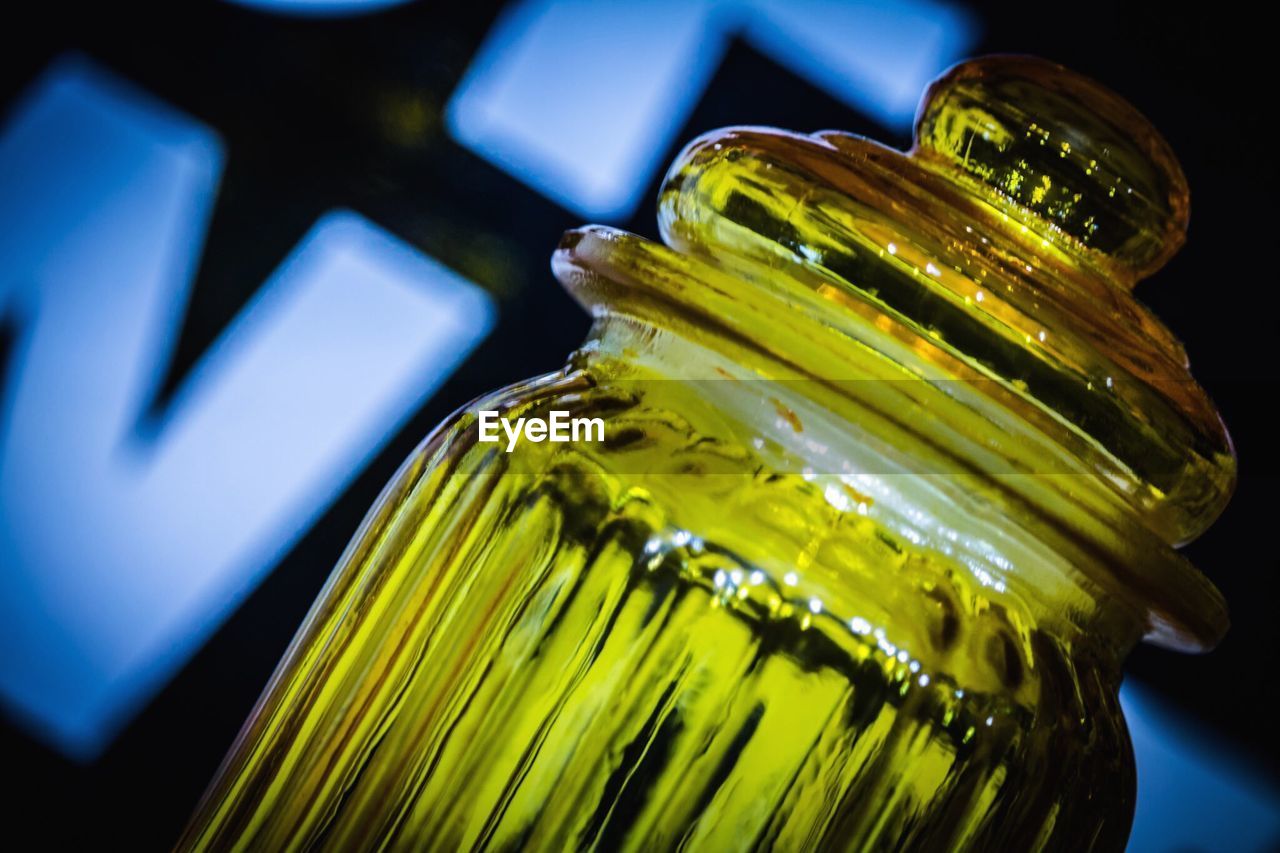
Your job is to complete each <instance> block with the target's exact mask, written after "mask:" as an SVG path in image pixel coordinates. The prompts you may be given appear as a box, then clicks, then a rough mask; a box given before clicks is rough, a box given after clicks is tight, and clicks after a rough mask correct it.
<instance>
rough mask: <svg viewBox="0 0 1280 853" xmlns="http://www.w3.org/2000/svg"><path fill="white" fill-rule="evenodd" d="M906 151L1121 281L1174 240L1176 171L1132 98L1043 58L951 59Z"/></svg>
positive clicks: (1179, 224)
mask: <svg viewBox="0 0 1280 853" xmlns="http://www.w3.org/2000/svg"><path fill="white" fill-rule="evenodd" d="M915 154H916V155H917V156H919V157H921V158H922V159H923V160H925V161H926V162H931V163H933V164H934V165H935V166H939V165H940V166H942V167H943V168H947V169H949V170H953V171H955V172H958V173H959V174H958V175H957V177H959V178H960V180H961V182H962V183H963V184H965V185H967V186H968V187H969V188H970V189H971V190H973V191H975V192H977V193H978V194H980V195H982V196H984V197H985V198H986V199H987V201H988V202H989V203H991V204H993V205H995V206H996V207H998V208H1000V209H1001V210H1002V211H1004V212H1005V213H1006V214H1008V215H1009V216H1010V217H1011V218H1014V219H1016V220H1018V221H1019V222H1020V223H1021V224H1022V225H1024V226H1026V228H1027V229H1029V230H1030V231H1033V232H1035V234H1036V236H1037V237H1039V238H1040V239H1043V240H1049V241H1051V242H1054V243H1056V244H1058V245H1061V246H1063V247H1064V248H1067V249H1069V250H1071V251H1072V252H1073V253H1075V254H1077V255H1080V256H1081V257H1082V258H1083V259H1084V260H1085V261H1086V262H1087V263H1089V264H1090V265H1091V266H1094V267H1096V268H1098V269H1099V270H1100V271H1101V272H1102V273H1103V274H1104V275H1105V276H1106V277H1107V278H1109V279H1111V280H1112V281H1113V282H1115V283H1116V284H1118V285H1120V286H1122V287H1124V288H1126V289H1130V288H1132V287H1133V285H1134V284H1135V283H1136V282H1137V281H1138V280H1139V279H1141V278H1143V277H1145V276H1147V275H1150V274H1151V273H1153V272H1155V271H1156V270H1157V269H1159V268H1160V267H1161V266H1162V265H1163V264H1164V263H1165V261H1167V260H1168V259H1169V258H1170V257H1171V256H1172V255H1173V254H1174V253H1175V252H1176V251H1177V250H1178V248H1179V247H1180V246H1181V245H1182V241H1183V239H1184V237H1185V235H1186V230H1187V218H1188V214H1189V210H1190V200H1189V192H1188V189H1187V182H1186V178H1185V177H1184V176H1183V174H1182V169H1181V167H1180V166H1179V165H1178V161H1177V160H1176V159H1175V157H1174V156H1173V152H1172V151H1171V150H1170V149H1169V146H1168V144H1167V143H1166V142H1165V141H1164V139H1163V138H1162V137H1161V136H1160V134H1159V133H1158V132H1157V131H1156V129H1155V128H1154V127H1152V126H1151V123H1150V122H1148V121H1147V120H1146V118H1144V117H1143V116H1142V114H1141V113H1139V112H1138V111H1137V110H1136V109H1134V107H1133V106H1132V105H1130V104H1129V103H1128V102H1127V101H1125V100H1124V99H1123V98H1121V97H1119V96H1118V95H1116V94H1115V93H1114V92H1111V91H1110V90H1108V89H1106V88H1105V87H1103V86H1101V85H1099V84H1098V83H1095V82H1094V81H1092V80H1090V79H1089V78H1087V77H1085V76H1083V75H1080V74H1077V73H1075V72H1073V71H1070V70H1069V69H1066V68H1063V67H1062V66H1061V65H1057V64H1055V63H1052V62H1047V61H1044V60H1041V59H1036V58H1033V57H1024V56H988V57H983V58H981V59H977V60H971V61H968V62H962V63H960V64H959V65H957V66H955V67H954V68H952V69H951V70H950V71H948V72H947V73H946V74H944V75H943V76H942V77H940V78H938V80H936V81H935V82H934V83H933V84H932V85H931V86H930V87H929V90H928V92H926V94H925V97H924V100H923V101H922V102H921V105H920V111H919V114H918V116H917V118H916V148H915Z"/></svg>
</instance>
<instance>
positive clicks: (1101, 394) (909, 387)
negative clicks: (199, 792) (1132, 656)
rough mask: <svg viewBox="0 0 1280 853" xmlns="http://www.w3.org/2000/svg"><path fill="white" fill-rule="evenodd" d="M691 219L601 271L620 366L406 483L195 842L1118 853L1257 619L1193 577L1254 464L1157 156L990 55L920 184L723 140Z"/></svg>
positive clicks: (570, 387) (966, 87) (381, 514)
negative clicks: (1162, 654) (1210, 390)
mask: <svg viewBox="0 0 1280 853" xmlns="http://www.w3.org/2000/svg"><path fill="white" fill-rule="evenodd" d="M659 208H660V225H661V230H662V235H663V239H664V242H665V245H659V244H655V243H652V242H649V241H646V240H644V239H642V238H640V237H636V236H634V235H630V234H627V233H624V232H621V231H617V230H614V229H609V228H602V227H588V228H584V229H580V230H577V231H573V232H570V233H569V234H567V235H566V236H565V238H564V241H563V242H562V243H561V246H560V248H559V249H558V250H557V252H556V254H555V257H554V261H553V265H554V269H555V273H556V275H557V277H558V278H559V279H560V281H561V282H562V283H563V284H564V285H565V286H566V287H567V288H568V289H569V290H570V291H571V292H572V293H573V294H574V295H575V296H576V297H577V299H578V300H579V301H580V302H581V303H582V304H583V305H584V306H585V307H586V308H587V309H588V310H589V311H590V312H591V314H592V316H593V317H594V318H595V324H594V327H593V330H592V333H591V335H590V337H589V339H588V341H587V343H586V344H585V345H584V346H583V347H582V348H581V349H580V350H578V351H577V352H576V353H574V354H573V355H572V356H571V357H570V359H569V362H568V364H567V366H566V367H565V368H564V369H563V370H562V371H560V372H557V373H555V374H552V375H549V376H544V377H541V378H538V379H534V380H531V381H529V382H526V383H522V384H519V385H515V386H512V387H510V388H507V389H504V390H502V391H499V392H496V393H495V394H493V395H492V396H490V397H487V398H484V399H482V400H480V401H478V402H476V403H474V404H473V405H470V406H468V407H466V408H465V409H463V410H460V411H459V412H458V413H457V414H455V415H454V416H453V417H451V418H450V419H449V420H448V421H447V422H446V423H444V424H442V425H441V426H440V427H439V428H438V429H437V430H436V431H435V432H434V433H433V434H432V435H431V436H430V437H429V438H428V439H427V440H426V441H425V442H424V443H423V444H422V446H421V447H420V448H419V449H418V450H417V451H416V452H415V453H414V454H413V455H412V456H411V457H410V459H409V460H408V461H407V462H406V463H405V464H404V466H403V467H402V469H401V470H400V472H399V473H398V474H397V475H396V477H395V478H394V480H393V481H392V483H391V484H390V485H389V486H388V487H387V490H386V492H385V493H384V494H383V496H382V497H381V498H380V500H379V501H378V503H377V505H376V506H375V507H374V509H373V511H372V513H371V514H370V516H369V518H368V519H367V520H366V521H365V523H364V525H363V527H362V528H361V530H360V532H359V533H358V534H357V536H356V538H355V540H354V542H353V543H352V544H351V546H350V548H349V549H348V551H347V553H346V554H345V555H344V557H343V558H342V560H341V562H340V564H339V565H338V567H337V569H336V570H335V571H334V573H333V575H332V577H331V579H330V581H329V584H328V586H327V587H326V588H325V590H324V592H323V594H322V595H321V597H320V600H319V601H318V602H317V604H316V605H315V607H314V609H313V611H312V613H311V614H310V616H309V617H308V619H307V621H306V623H305V625H304V626H303V628H302V630H301V631H300V633H299V634H298V637H297V639H296V640H295V641H294V644H293V646H292V647H291V648H290V650H289V652H288V654H287V655H286V657H285V659H284V661H283V662H282V663H281V665H280V668H279V669H278V671H277V673H276V675H275V676H274V678H273V679H272V681H271V684H270V685H269V687H268V688H267V691H266V693H265V694H264V696H263V697H262V699H261V700H260V702H259V704H258V707H257V708H256V710H255V711H254V713H253V716H252V717H251V719H250V720H249V722H248V724H247V726H246V727H245V729H244V731H243V732H242V733H241V735H240V737H239V739H238V741H237V742H236V745H235V746H234V748H233V749H232V751H231V753H230V755H229V756H228V758H227V760H226V762H225V763H224V765H223V767H222V769H221V770H220V772H219V774H218V776H217V778H216V779H215V781H214V783H213V785H212V787H211V788H210V790H209V792H208V794H207V795H206V797H205V799H204V801H203V803H202V805H201V806H200V808H199V810H198V812H197V814H196V816H195V817H194V819H193V821H192V823H191V824H190V826H189V828H188V830H187V833H186V835H185V836H184V838H183V839H182V841H181V842H180V845H179V846H180V847H181V848H183V849H233V848H260V849H273V850H283V849H296V848H323V849H350V848H357V849H365V848H396V849H402V848H417V849H422V848H425V849H480V848H483V849H516V848H520V849H535V850H547V849H550V850H562V849H571V848H572V849H578V848H591V849H606V850H607V849H626V850H651V849H671V848H677V847H679V848H682V849H689V850H695V849H696V850H714V851H721V850H734V849H757V848H773V849H779V850H802V849H804V850H807V849H890V848H892V849H924V850H941V849H979V850H1023V849H1066V850H1073V851H1075V850H1086V849H1105V850H1111V849H1120V848H1121V847H1122V846H1123V844H1124V841H1125V839H1126V837H1127V834H1128V829H1129V822H1130V819H1131V815H1132V807H1133V796H1134V768H1133V759H1132V756H1131V750H1130V746H1129V742H1128V736H1127V734H1126V731H1125V726H1124V720H1123V717H1122V715H1121V712H1120V709H1119V706H1118V703H1117V698H1116V697H1117V688H1118V685H1119V681H1120V677H1121V665H1122V662H1123V659H1124V657H1125V655H1126V654H1127V652H1128V651H1129V649H1130V648H1131V647H1132V646H1133V645H1134V644H1135V643H1136V642H1137V641H1139V640H1140V639H1143V638H1145V639H1147V640H1149V641H1151V642H1155V643H1159V644H1162V645H1165V646H1169V647H1174V648H1180V649H1186V650H1203V649H1206V648H1208V647H1211V646H1212V645H1213V644H1214V643H1215V642H1217V640H1218V639H1219V638H1220V637H1221V635H1222V633H1223V632H1224V631H1225V630H1226V626H1227V620H1226V612H1225V607H1224V605H1223V602H1222V600H1221V598H1220V596H1219V595H1218V593H1217V591H1216V590H1215V589H1214V588H1213V586H1212V585H1211V584H1210V583H1209V582H1208V581H1206V580H1205V579H1204V578H1203V577H1202V576H1201V575H1200V574H1199V573H1198V572H1197V571H1196V570H1195V569H1194V568H1193V567H1192V566H1191V565H1190V564H1188V563H1187V562H1186V561H1185V560H1184V559H1183V558H1182V557H1180V556H1179V555H1178V553H1177V552H1176V550H1175V548H1174V546H1175V545H1177V544H1179V543H1182V542H1185V541H1186V540H1188V539H1190V538H1192V537H1194V536H1196V535H1197V534H1199V533H1200V532H1201V531H1203V530H1204V529H1205V528H1206V527H1207V526H1208V525H1209V524H1210V523H1211V522H1212V520H1213V519H1214V518H1215V517H1216V515H1217V514H1218V513H1219V512H1220V511H1221V509H1222V508H1223V506H1224V505H1225V503H1226V501H1227V499H1228V497H1229V494H1230V491H1231V488H1232V484H1233V482H1234V477H1235V459H1234V455H1233V452H1232V450H1231V445H1230V442H1229V439H1228V437H1227V434H1226V431H1225V430H1224V428H1223V426H1222V424H1221V422H1220V420H1219V419H1218V416H1217V414H1216V411H1215V410H1214V408H1213V406H1212V404H1211V403H1210V402H1209V401H1208V399H1207V397H1206V396H1205V394H1204V393H1203V391H1202V390H1201V389H1200V387H1199V386H1198V385H1196V384H1195V382H1194V381H1193V380H1192V379H1191V377H1190V375H1189V373H1188V372H1187V362H1186V357H1185V354H1184V353H1183V352H1182V350H1181V348H1180V347H1179V344H1178V343H1177V341H1176V340H1175V339H1174V338H1173V337H1172V336H1171V335H1170V333H1169V332H1168V331H1167V330H1166V329H1165V328H1164V327H1163V326H1162V325H1161V324H1160V323H1159V322H1158V321H1157V320H1156V319H1155V318H1154V317H1153V316H1152V315H1150V314H1149V313H1148V312H1147V311H1146V310H1145V309H1144V308H1143V307H1142V306H1141V305H1140V304H1139V303H1138V302H1137V301H1135V300H1134V299H1133V297H1132V296H1131V294H1130V289H1131V288H1132V286H1133V285H1134V284H1135V283H1136V282H1137V281H1138V280H1139V279H1140V278H1142V277H1144V276H1146V275H1148V274H1149V273H1151V272H1153V271H1154V270H1155V269H1157V268H1158V267H1159V266H1160V265H1161V264H1162V263H1163V262H1164V261H1165V260H1167V258H1168V257H1169V256H1170V255H1171V254H1172V253H1173V252H1174V251H1176V249H1177V247H1178V245H1179V244H1180V242H1181V241H1182V239H1183V235H1184V233H1185V229H1186V223H1187V215H1188V196H1187V189H1186V185H1185V181H1184V179H1183V176H1182V173H1181V171H1180V169H1179V167H1178V165H1177V163H1176V161H1175V160H1174V158H1173V156H1172V155H1171V154H1170V152H1169V150H1168V147H1167V146H1166V144H1165V143H1164V141H1163V140H1162V139H1161V138H1160V137H1159V135H1158V134H1157V133H1156V132H1155V131H1154V130H1153V129H1152V128H1151V127H1150V126H1149V124H1148V123H1147V122H1146V121H1145V120H1144V119H1143V118H1142V117H1141V116H1140V115H1139V114H1138V113H1137V112H1136V111H1134V110H1133V108H1132V107H1130V106H1129V105H1128V104H1126V103H1125V102H1123V101H1122V100H1120V99H1119V98H1118V97H1116V96H1115V95H1113V94H1111V93H1109V92H1107V91H1106V90H1104V89H1102V88H1101V87H1099V86H1097V85H1096V84H1094V83H1092V82H1090V81H1088V80H1085V79H1084V78H1081V77H1079V76H1077V75H1074V74H1072V73H1071V72H1069V71H1067V70H1065V69H1063V68H1060V67H1058V66H1054V65H1051V64H1048V63H1045V62H1041V61H1038V60H1034V59H1029V58H1021V57H989V58H984V59H979V60H976V61H971V62H967V63H964V64H962V65H959V66H957V67H956V68H954V69H952V70H951V71H950V72H948V73H947V74H946V75H944V76H943V77H942V78H941V79H940V80H938V81H937V82H936V83H935V84H934V85H933V86H932V87H931V89H930V90H929V92H928V93H927V95H926V98H925V101H924V103H923V105H922V107H921V111H920V115H919V119H918V123H917V130H916V145H915V147H914V148H913V149H912V151H910V152H909V153H906V154H904V153H902V152H898V151H895V150H891V149H889V148H885V147H883V146H880V145H878V144H876V143H874V142H871V141H869V140H866V139H863V138H859V137H855V136H850V135H846V134H841V133H834V132H832V133H819V134H814V135H809V136H804V135H797V134H792V133H787V132H783V131H778V130H772V129H764V128H737V129H728V130H723V131H718V132H715V133H712V134H710V135H708V136H705V137H703V138H701V139H699V140H697V141H695V142H694V143H692V144H691V145H690V146H689V147H688V148H687V149H686V150H685V151H684V152H683V153H682V154H681V155H680V156H679V158H678V159H677V161H676V163H675V164H674V165H673V167H672V169H671V171H670V173H669V175H668V177H667V179H666V182H665V184H664V186H663V189H662V192H661V197H660V204H659ZM483 410H493V411H498V412H500V413H501V414H502V415H503V416H504V417H506V418H509V419H515V418H517V417H546V416H548V415H549V413H551V412H553V411H563V412H568V413H570V415H571V416H572V417H594V418H601V419H602V420H603V421H604V424H605V435H604V440H603V441H588V440H586V439H585V437H584V438H583V439H582V440H579V441H572V442H564V443H552V442H550V441H544V442H533V441H528V440H526V441H523V442H521V443H519V444H518V445H517V446H515V447H514V449H513V450H512V451H511V452H507V449H506V443H505V440H504V441H503V442H500V443H498V444H493V443H487V442H484V441H481V440H479V439H480V429H479V421H478V413H479V412H480V411H483Z"/></svg>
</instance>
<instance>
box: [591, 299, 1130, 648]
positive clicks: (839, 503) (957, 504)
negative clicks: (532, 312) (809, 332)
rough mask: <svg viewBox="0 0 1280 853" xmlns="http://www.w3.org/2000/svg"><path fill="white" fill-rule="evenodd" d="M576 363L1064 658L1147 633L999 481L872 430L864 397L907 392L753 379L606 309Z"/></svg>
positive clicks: (722, 351) (783, 371)
mask: <svg viewBox="0 0 1280 853" xmlns="http://www.w3.org/2000/svg"><path fill="white" fill-rule="evenodd" d="M571 365H573V366H575V367H579V368H582V369H585V370H586V371H588V372H589V373H590V374H591V375H592V376H593V377H594V378H595V379H596V381H598V382H601V383H602V384H607V385H610V386H613V385H619V386H622V387H623V388H625V389H626V390H629V391H633V392H639V394H638V396H642V397H644V398H645V401H646V404H651V405H654V406H658V407H668V408H670V409H672V410H673V411H678V412H679V413H680V415H681V417H683V418H686V419H688V420H689V421H690V422H691V423H692V424H695V425H697V427H698V429H699V431H701V432H702V433H704V434H707V435H716V436H717V437H721V438H723V439H724V440H726V441H729V442H732V443H733V444H735V445H736V446H739V447H742V448H744V449H748V452H750V453H752V454H753V455H754V457H755V459H754V460H753V462H754V463H755V464H757V465H758V466H759V467H761V468H763V469H766V470H769V471H770V472H773V473H774V474H775V475H778V476H781V477H794V478H797V479H800V480H804V481H806V482H807V483H808V484H809V485H810V486H811V488H812V489H813V491H814V494H816V495H822V496H823V497H824V498H825V500H826V502H827V503H828V504H830V505H831V507H833V508H834V509H835V510H836V511H838V512H844V513H849V514H856V515H859V516H863V517H865V519H866V520H867V521H868V522H869V523H871V524H873V525H875V527H876V530H877V535H878V536H880V537H883V538H886V539H887V540H891V541H893V542H895V543H898V544H899V545H900V546H901V547H902V548H903V549H905V550H906V551H908V552H911V553H913V554H918V555H921V556H922V558H926V559H925V560H924V562H923V563H922V564H927V565H929V566H933V567H935V568H936V570H937V571H939V572H945V573H947V574H948V575H949V576H951V577H954V576H956V575H957V574H958V575H961V576H963V577H964V578H965V583H966V584H967V587H968V588H969V589H971V590H973V591H974V594H975V595H976V596H979V597H981V598H984V599H985V600H986V601H988V602H989V603H990V605H991V606H994V607H997V608H1001V609H1003V610H1004V611H1005V612H1007V613H1011V614H1020V617H1019V618H1020V619H1021V620H1022V622H1023V624H1025V625H1027V626H1034V627H1035V628H1037V629H1040V630H1043V631H1045V632H1047V633H1049V634H1051V635H1052V636H1054V637H1055V638H1057V639H1058V640H1059V641H1061V642H1062V643H1064V644H1066V645H1067V646H1069V647H1071V648H1075V649H1084V648H1086V647H1087V648H1088V650H1089V651H1090V654H1091V655H1092V656H1094V657H1095V658H1096V659H1101V660H1106V661H1110V662H1113V663H1114V664H1116V665H1117V666H1118V665H1119V662H1120V661H1121V660H1122V659H1123V658H1124V656H1125V655H1127V654H1128V652H1129V651H1130V649H1131V648H1132V647H1133V645H1134V644H1135V643H1136V642H1137V641H1138V640H1139V639H1141V637H1142V635H1143V633H1144V631H1145V630H1146V616H1145V612H1144V608H1143V606H1142V604H1141V602H1138V601H1135V600H1134V597H1133V596H1132V595H1117V594H1116V589H1115V587H1114V586H1108V585H1105V584H1100V583H1098V582H1097V580H1096V578H1098V577H1108V576H1110V573H1109V572H1108V571H1107V567H1106V566H1105V565H1097V564H1095V565H1087V566H1086V565H1082V564H1081V563H1080V561H1079V560H1078V558H1077V559H1072V557H1071V556H1070V555H1068V554H1066V553H1064V550H1063V549H1061V548H1060V547H1055V546H1054V543H1053V542H1052V541H1051V539H1052V538H1051V537H1045V536H1044V535H1043V529H1044V528H1043V525H1042V524H1040V523H1037V519H1036V518H1035V517H1034V514H1032V513H1026V512H1024V511H1020V509H1021V508H1019V507H1018V506H1017V502H1016V501H1014V500H1011V499H1010V498H1009V496H1008V495H1007V494H1006V493H1005V491H1004V489H1003V488H1002V484H1001V483H1000V482H999V481H998V480H997V481H992V480H989V479H987V478H984V477H981V476H979V475H977V474H975V473H974V472H973V471H966V470H963V469H960V468H955V467H949V466H947V465H946V464H944V463H943V462H942V461H941V460H939V459H929V458H928V457H927V455H922V454H918V453H915V452H913V445H915V444H916V439H915V438H914V437H912V436H910V435H906V434H903V435H900V436H897V435H895V434H894V433H893V432H892V428H891V424H888V423H874V422H876V421H878V420H880V419H881V418H882V415H881V413H880V412H877V411H876V410H875V408H874V405H872V404H871V401H872V400H874V399H876V398H877V397H878V396H879V397H881V398H884V397H891V396H893V395H895V394H900V393H902V392H903V391H905V390H909V389H907V388H905V386H904V388H893V387H886V388H879V387H877V385H878V384H877V383H871V382H868V381H865V380H854V381H853V382H854V383H856V386H857V387H855V388H853V389H850V388H848V387H847V385H848V384H849V383H833V382H830V381H823V380H818V379H814V378H812V377H809V376H805V375H803V374H802V373H799V372H796V371H793V370H788V369H787V368H786V367H785V366H784V365H781V364H772V365H769V366H768V367H767V368H765V369H763V370H762V369H761V362H760V360H759V359H758V358H757V357H755V356H753V355H750V354H748V353H746V352H745V351H744V350H743V343H742V342H735V341H733V340H732V339H730V338H729V337H726V336H723V335H705V334H704V335H699V334H687V333H683V334H682V333H681V332H678V331H673V330H672V329H671V328H669V327H668V326H667V325H665V324H664V325H658V324H654V323H650V322H646V321H644V320H642V319H638V318H636V317H634V316H629V315H623V314H615V313H603V314H600V315H598V317H597V321H596V323H595V325H594V326H593V328H592V331H591V333H590V335H589V336H588V339H587V341H586V343H585V344H584V346H583V347H582V348H581V349H579V350H578V351H577V352H576V353H575V354H574V356H573V357H572V359H571ZM746 365H754V366H753V367H747V366H746ZM879 384H883V383H879ZM882 401H883V399H882ZM931 465H932V467H931ZM1010 476H1020V477H1027V476H1031V477H1034V476H1039V475H1034V474H1030V475H1010ZM1093 559H1094V560H1096V561H1099V562H1101V560H1100V559H1099V558H1098V557H1097V556H1095V557H1093ZM1015 621H1018V620H1017V619H1015Z"/></svg>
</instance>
